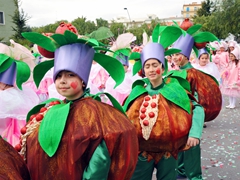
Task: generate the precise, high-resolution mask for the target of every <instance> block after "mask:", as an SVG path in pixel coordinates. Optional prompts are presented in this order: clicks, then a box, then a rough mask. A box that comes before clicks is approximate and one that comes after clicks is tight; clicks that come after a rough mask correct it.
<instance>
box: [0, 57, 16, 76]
mask: <svg viewBox="0 0 240 180" xmlns="http://www.w3.org/2000/svg"><path fill="white" fill-rule="evenodd" d="M13 62H14V60H13V59H12V58H10V57H9V56H7V55H5V54H0V73H1V72H4V71H6V70H7V69H8V68H9V67H10V66H11V65H12V63H13Z"/></svg>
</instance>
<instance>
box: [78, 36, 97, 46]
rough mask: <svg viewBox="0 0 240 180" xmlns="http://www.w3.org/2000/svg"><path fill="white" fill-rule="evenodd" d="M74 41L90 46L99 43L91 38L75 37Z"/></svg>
mask: <svg viewBox="0 0 240 180" xmlns="http://www.w3.org/2000/svg"><path fill="white" fill-rule="evenodd" d="M76 43H82V44H88V45H89V46H92V47H94V46H98V45H99V43H98V42H97V41H96V40H95V41H94V40H93V39H83V38H80V39H77V40H76Z"/></svg>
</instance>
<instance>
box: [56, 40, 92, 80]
mask: <svg viewBox="0 0 240 180" xmlns="http://www.w3.org/2000/svg"><path fill="white" fill-rule="evenodd" d="M94 54H95V51H94V49H93V48H92V47H91V46H89V45H86V44H79V43H75V44H68V45H64V46H61V47H60V48H58V49H56V51H55V52H54V57H55V59H54V73H53V80H54V81H55V80H56V76H57V74H58V73H59V72H60V71H63V70H66V71H71V72H74V73H75V74H77V75H78V76H79V77H80V78H81V79H82V80H83V82H84V83H85V85H87V83H88V78H89V74H90V70H91V66H92V61H93V57H94Z"/></svg>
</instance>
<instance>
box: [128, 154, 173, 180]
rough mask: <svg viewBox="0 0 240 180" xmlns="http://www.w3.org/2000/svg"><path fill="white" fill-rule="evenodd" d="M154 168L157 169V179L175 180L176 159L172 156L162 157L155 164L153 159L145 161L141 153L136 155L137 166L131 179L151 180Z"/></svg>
mask: <svg viewBox="0 0 240 180" xmlns="http://www.w3.org/2000/svg"><path fill="white" fill-rule="evenodd" d="M154 168H156V169H157V174H156V177H157V180H176V176H177V160H176V159H174V158H173V157H172V156H171V157H170V158H167V159H166V158H165V157H163V158H162V159H161V160H160V161H159V162H158V163H157V164H155V162H154V160H151V161H149V162H148V161H147V159H146V158H145V157H143V156H142V155H141V154H140V155H139V156H138V162H137V166H136V168H135V171H134V174H133V176H132V178H131V180H151V179H152V175H153V170H154Z"/></svg>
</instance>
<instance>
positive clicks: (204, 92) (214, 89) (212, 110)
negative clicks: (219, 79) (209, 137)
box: [187, 68, 222, 122]
mask: <svg viewBox="0 0 240 180" xmlns="http://www.w3.org/2000/svg"><path fill="white" fill-rule="evenodd" d="M187 74H188V75H187V80H188V82H189V83H190V86H191V91H192V94H193V95H194V92H197V93H198V99H199V102H198V103H199V104H201V105H202V106H203V108H204V112H205V122H208V121H211V120H214V119H215V118H216V117H217V116H218V114H219V113H220V111H221V108H222V94H221V91H220V89H219V87H218V85H217V83H216V82H215V81H214V80H213V79H212V78H211V77H210V76H208V75H206V74H204V73H202V72H200V71H199V70H197V69H194V68H191V69H187Z"/></svg>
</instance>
